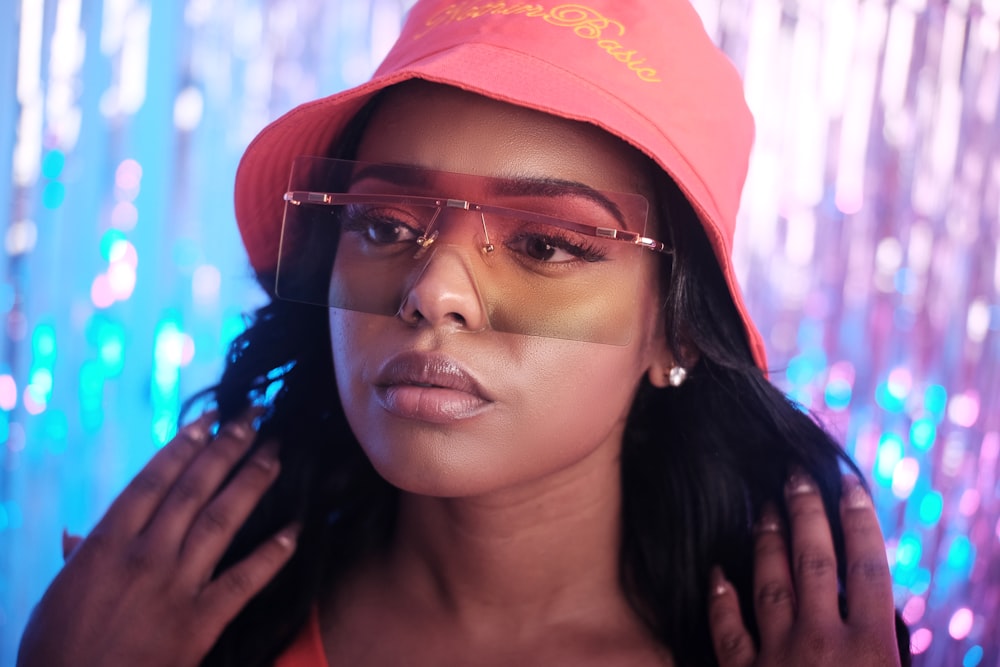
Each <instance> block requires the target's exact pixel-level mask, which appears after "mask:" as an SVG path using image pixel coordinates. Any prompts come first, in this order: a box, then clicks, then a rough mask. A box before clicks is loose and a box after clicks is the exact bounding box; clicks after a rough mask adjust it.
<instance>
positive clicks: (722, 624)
mask: <svg viewBox="0 0 1000 667" xmlns="http://www.w3.org/2000/svg"><path fill="white" fill-rule="evenodd" d="M710 583H711V587H712V590H711V592H710V595H709V599H708V626H709V631H710V632H711V635H712V646H713V647H714V649H715V657H716V658H718V660H719V667H749V666H750V665H751V664H753V661H754V658H755V657H756V655H757V651H756V649H755V648H754V645H753V638H752V637H751V636H750V633H749V632H748V631H747V629H746V626H745V625H744V624H743V616H742V614H740V601H739V598H738V597H737V595H736V590H735V589H734V588H733V586H732V585H731V584H730V583H729V582H728V581H727V580H726V578H725V575H724V574H723V573H722V569H721V568H719V567H718V566H716V567H713V568H712V573H711V575H710Z"/></svg>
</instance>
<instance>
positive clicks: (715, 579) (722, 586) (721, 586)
mask: <svg viewBox="0 0 1000 667" xmlns="http://www.w3.org/2000/svg"><path fill="white" fill-rule="evenodd" d="M708 582H709V585H710V586H711V588H712V595H713V596H715V597H720V596H722V595H725V594H726V592H727V591H728V590H729V582H727V581H726V577H725V575H724V574H722V568H721V567H719V566H718V565H716V566H715V567H713V568H712V571H711V572H709V574H708Z"/></svg>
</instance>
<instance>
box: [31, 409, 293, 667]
mask: <svg viewBox="0 0 1000 667" xmlns="http://www.w3.org/2000/svg"><path fill="white" fill-rule="evenodd" d="M252 417H253V414H252V413H251V414H248V415H245V416H244V417H243V418H242V419H240V420H238V421H236V422H233V423H230V424H227V425H226V426H225V427H224V428H223V429H222V430H221V431H220V433H219V434H218V435H217V436H216V437H215V438H212V437H211V436H210V435H209V428H210V427H211V424H212V423H213V420H214V417H213V416H212V415H205V416H203V417H201V418H200V419H198V420H196V421H195V422H193V423H192V424H190V425H188V426H186V427H185V428H183V429H181V432H180V433H179V434H178V435H177V437H176V438H174V439H173V440H172V441H171V442H169V443H168V444H167V445H166V446H165V447H164V448H163V449H161V450H160V451H159V452H158V453H157V454H156V456H154V457H153V459H152V460H151V461H150V462H149V463H148V464H147V465H146V467H145V468H144V469H143V470H142V471H141V472H140V473H139V474H138V475H137V476H136V477H135V479H133V480H132V482H131V483H130V484H129V485H128V486H127V487H126V488H125V490H124V491H122V493H121V495H120V496H119V497H118V498H117V499H116V500H115V501H114V503H112V505H111V507H110V508H109V509H108V512H107V514H105V516H104V518H103V519H101V521H100V522H99V523H98V524H97V526H96V527H95V528H94V530H93V531H92V532H91V533H90V535H88V536H87V537H86V538H85V539H82V540H81V538H79V537H75V536H70V535H64V536H63V554H64V557H65V558H66V564H65V566H64V567H63V569H62V571H60V572H59V574H58V575H57V576H56V578H55V579H54V580H53V582H52V584H51V585H50V587H49V589H48V591H46V593H45V595H44V596H43V597H42V599H41V601H40V602H39V603H38V606H37V607H36V608H35V611H34V613H33V614H32V616H31V619H30V620H29V622H28V627H27V629H26V630H25V633H24V637H23V638H22V640H21V647H20V653H19V655H18V662H17V664H18V666H19V667H62V666H64V665H66V666H68V665H88V666H90V667H100V666H102V665H115V666H118V665H143V666H144V667H156V666H158V665H171V666H172V667H182V666H188V665H190V666H192V667H193V666H195V665H198V664H199V663H200V662H201V661H202V659H203V658H204V657H205V655H206V654H207V653H208V651H209V650H210V649H211V647H212V645H213V644H214V643H215V642H216V640H217V639H218V637H219V635H220V634H221V633H222V631H223V629H224V628H225V627H226V625H227V624H228V623H229V622H230V621H231V620H232V619H233V617H235V616H236V614H237V613H238V612H239V611H240V610H241V609H242V608H243V607H244V606H245V605H246V604H247V602H248V601H249V600H250V599H251V598H252V597H253V596H254V595H255V594H256V593H257V592H258V591H260V589H261V588H263V587H264V585H265V584H267V582H268V581H270V580H271V579H272V578H273V577H274V575H275V574H277V572H278V571H279V570H280V569H281V567H282V566H283V565H284V564H285V563H286V562H287V561H288V559H289V557H290V556H291V555H292V552H293V551H294V549H295V537H296V531H295V530H294V529H293V528H286V529H285V530H283V531H281V532H279V533H278V534H277V535H276V536H275V537H274V538H272V539H270V540H267V541H266V542H264V543H263V544H261V545H260V546H259V547H257V549H256V550H255V551H253V552H252V553H251V554H250V555H249V556H247V557H246V558H245V559H244V560H242V561H241V562H239V563H237V564H235V565H234V566H232V567H231V568H229V569H228V570H226V571H225V572H222V573H221V574H219V575H217V576H213V573H214V570H215V568H216V565H217V564H218V562H219V560H220V559H221V557H222V555H223V553H224V552H225V550H226V548H227V547H228V545H229V544H230V542H231V541H232V539H233V537H234V535H235V533H236V531H237V530H238V529H239V527H240V526H241V525H242V524H243V522H244V521H245V520H246V518H247V516H249V514H250V512H251V511H252V510H253V508H254V507H255V506H256V504H257V503H258V502H259V500H260V498H261V497H262V496H263V494H264V492H265V491H266V490H267V488H268V487H269V486H270V485H271V483H272V482H274V480H275V479H276V478H277V475H278V460H277V456H276V448H275V447H273V446H268V445H266V444H265V445H264V446H262V447H260V448H259V450H258V451H257V452H255V453H254V454H253V455H252V456H251V457H250V458H249V459H248V460H247V461H246V463H245V464H243V465H242V466H240V467H239V468H238V469H237V470H236V472H235V474H233V476H232V478H231V479H230V480H229V481H228V482H226V479H227V478H228V476H229V475H230V473H232V472H233V470H234V468H235V467H236V466H237V463H238V462H239V461H240V460H241V459H242V458H243V457H244V456H245V454H246V453H247V452H248V451H249V450H250V447H251V445H252V443H253V441H254V436H255V433H254V430H253V428H252V426H251V424H252Z"/></svg>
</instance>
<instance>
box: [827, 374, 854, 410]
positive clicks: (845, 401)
mask: <svg viewBox="0 0 1000 667" xmlns="http://www.w3.org/2000/svg"><path fill="white" fill-rule="evenodd" d="M851 392H852V390H851V384H850V383H849V382H848V381H847V380H844V379H842V378H837V379H834V380H830V382H828V383H827V385H826V393H825V396H824V398H825V399H826V405H827V407H828V408H830V409H831V410H844V409H846V408H847V407H848V406H849V405H850V404H851Z"/></svg>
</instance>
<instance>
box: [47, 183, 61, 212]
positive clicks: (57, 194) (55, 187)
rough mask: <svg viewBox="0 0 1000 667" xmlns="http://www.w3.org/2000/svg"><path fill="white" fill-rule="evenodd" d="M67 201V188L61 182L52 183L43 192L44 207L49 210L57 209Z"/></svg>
mask: <svg viewBox="0 0 1000 667" xmlns="http://www.w3.org/2000/svg"><path fill="white" fill-rule="evenodd" d="M65 200H66V186H65V185H63V184H62V183H60V182H59V181H52V182H51V183H49V184H48V185H46V186H45V189H44V190H42V205H43V206H45V208H47V209H56V208H59V207H60V206H62V204H63V202H64V201H65Z"/></svg>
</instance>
